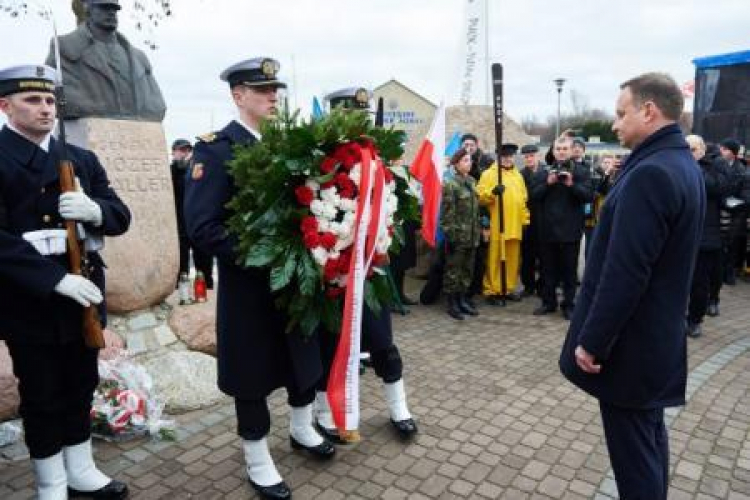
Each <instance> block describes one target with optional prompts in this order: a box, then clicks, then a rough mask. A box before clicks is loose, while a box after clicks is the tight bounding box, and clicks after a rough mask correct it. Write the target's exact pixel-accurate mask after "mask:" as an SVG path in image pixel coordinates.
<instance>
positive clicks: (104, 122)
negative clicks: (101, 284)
mask: <svg viewBox="0 0 750 500" xmlns="http://www.w3.org/2000/svg"><path fill="white" fill-rule="evenodd" d="M67 127H68V135H69V139H70V142H72V143H74V144H78V145H80V146H83V147H86V148H88V149H91V150H92V151H94V152H95V153H96V155H97V156H98V157H99V160H100V161H101V162H102V165H103V166H104V168H105V169H106V170H107V176H108V177H109V180H110V182H111V184H112V187H113V188H114V189H115V191H117V193H118V194H119V195H120V197H121V198H122V199H123V200H124V201H125V203H126V204H127V205H128V207H129V208H130V211H131V212H132V214H133V222H132V224H131V226H130V230H129V231H128V232H127V233H126V234H125V235H123V236H120V237H118V238H112V239H107V241H106V246H105V249H104V252H103V254H104V260H105V262H106V264H107V266H108V269H107V306H108V308H109V309H110V310H112V311H115V312H128V311H134V310H137V309H142V308H145V307H149V306H151V305H154V304H156V303H158V302H160V301H161V300H162V299H164V298H165V297H166V296H167V295H169V294H170V293H171V292H172V291H174V286H175V279H176V276H177V270H178V265H179V262H178V260H179V255H178V248H177V223H176V220H175V213H174V212H175V209H174V194H173V192H172V181H171V177H170V171H169V158H168V155H167V146H166V140H165V137H164V130H163V128H162V126H161V124H160V123H155V122H136V121H127V120H110V119H103V118H87V119H81V120H76V121H72V122H69V124H68V125H67Z"/></svg>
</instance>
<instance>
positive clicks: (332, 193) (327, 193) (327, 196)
mask: <svg viewBox="0 0 750 500" xmlns="http://www.w3.org/2000/svg"><path fill="white" fill-rule="evenodd" d="M338 197H339V195H338V194H336V188H335V187H329V188H326V189H323V190H322V191H321V192H320V199H321V200H323V201H326V202H328V203H334V204H335V202H336V199H337V198H338Z"/></svg>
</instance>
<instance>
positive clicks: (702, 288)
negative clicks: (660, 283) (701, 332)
mask: <svg viewBox="0 0 750 500" xmlns="http://www.w3.org/2000/svg"><path fill="white" fill-rule="evenodd" d="M717 281H719V282H721V249H720V248H717V249H716V250H701V251H699V252H698V258H697V259H696V261H695V270H694V271H693V283H692V284H691V287H690V303H689V305H688V321H690V322H691V323H701V322H702V321H703V317H704V316H705V315H706V310H707V309H708V304H709V302H710V301H711V285H712V283H716V282H717Z"/></svg>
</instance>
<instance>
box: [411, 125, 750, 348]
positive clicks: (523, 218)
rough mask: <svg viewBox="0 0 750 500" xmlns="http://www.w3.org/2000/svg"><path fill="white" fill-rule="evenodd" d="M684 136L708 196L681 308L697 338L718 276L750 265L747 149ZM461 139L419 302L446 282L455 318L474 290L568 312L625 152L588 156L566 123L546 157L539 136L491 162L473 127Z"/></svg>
mask: <svg viewBox="0 0 750 500" xmlns="http://www.w3.org/2000/svg"><path fill="white" fill-rule="evenodd" d="M686 140H687V142H688V143H689V144H690V148H691V151H692V153H693V157H694V158H695V160H696V162H697V163H698V165H700V166H701V171H702V173H703V177H704V181H705V188H706V194H707V197H708V203H707V206H706V214H705V223H704V228H703V235H702V241H701V248H700V253H699V255H698V258H697V259H696V265H695V272H694V279H693V283H692V291H691V299H690V305H689V307H688V311H687V316H686V317H687V327H686V333H687V335H688V336H690V337H698V336H700V335H701V331H702V329H701V323H702V322H703V318H704V316H706V315H709V316H718V315H719V301H720V290H721V287H722V285H724V284H727V285H734V284H735V283H736V280H737V277H738V276H744V275H745V274H746V269H747V267H748V266H750V253H748V251H747V227H748V222H747V219H748V214H749V213H750V212H749V211H748V207H749V206H750V169H749V168H748V166H747V158H748V156H750V154H745V155H744V156H743V154H741V153H742V149H743V148H742V146H741V145H740V144H739V143H738V142H737V141H736V140H735V139H732V138H727V139H725V140H723V141H721V142H720V143H719V144H706V143H705V142H704V141H703V139H702V138H701V137H699V136H696V135H689V136H687V137H686ZM461 142H462V147H461V148H460V149H459V150H458V151H457V152H456V153H455V154H453V156H452V157H451V158H450V161H449V164H448V166H447V168H446V173H445V180H444V183H443V197H442V215H441V225H440V228H441V230H442V236H443V240H442V242H441V245H440V246H439V247H438V249H437V250H436V252H435V255H434V257H433V258H434V262H433V264H432V266H431V268H430V273H429V276H428V281H427V283H426V284H425V286H424V288H423V290H422V294H421V299H422V302H423V303H425V304H430V303H433V302H435V301H436V300H437V297H438V294H437V293H436V290H439V288H440V284H441V283H442V288H443V292H444V294H445V296H446V299H447V300H446V302H447V312H448V314H449V315H450V316H451V317H453V318H455V319H457V320H462V319H464V316H465V315H471V316H476V315H478V314H479V312H478V310H477V308H476V297H478V296H482V297H483V298H484V300H485V302H486V303H487V304H489V305H503V304H505V303H506V302H507V301H513V302H517V301H521V300H523V299H525V298H529V297H534V296H537V297H538V298H539V299H540V304H539V306H538V307H536V308H535V309H534V312H533V313H534V314H535V315H545V314H551V313H554V312H556V311H557V310H558V308H559V310H560V311H561V313H562V316H563V317H564V318H565V319H567V320H569V319H570V318H571V316H572V312H573V309H574V307H575V298H576V289H577V285H578V283H579V282H580V277H579V259H580V258H583V261H584V262H585V260H586V257H587V256H588V254H589V251H590V244H591V241H592V237H593V232H594V230H595V228H596V225H597V223H598V220H599V214H600V211H601V208H602V205H603V203H604V201H605V200H606V197H607V193H608V192H609V190H610V188H611V186H612V185H613V184H614V183H615V182H616V180H617V177H618V175H619V171H620V165H621V164H622V162H623V161H624V160H625V159H626V158H625V157H617V156H615V155H614V154H611V153H606V152H605V153H603V154H601V155H599V156H596V157H593V156H592V157H587V156H586V141H585V140H584V139H583V138H582V137H579V136H576V135H575V133H574V132H573V131H571V130H566V131H565V132H563V133H562V134H561V135H560V137H558V138H557V139H556V140H555V141H554V142H553V144H552V145H551V146H550V148H549V151H547V153H546V155H545V156H544V159H542V158H541V152H540V150H539V147H538V146H537V145H535V144H527V145H524V146H523V147H521V148H520V155H519V154H518V153H519V148H518V146H517V145H515V144H503V145H501V147H500V148H499V153H500V154H499V156H500V159H499V162H496V161H494V160H493V159H492V157H491V156H490V155H488V154H486V153H484V152H482V150H481V149H480V148H479V141H478V139H477V137H476V136H475V135H474V134H471V133H469V134H465V135H464V136H463V137H462V139H461ZM519 156H520V159H521V162H520V165H517V164H516V160H517V158H519ZM498 163H499V164H498ZM499 205H502V206H499ZM558 291H561V292H562V294H561V297H559V294H558Z"/></svg>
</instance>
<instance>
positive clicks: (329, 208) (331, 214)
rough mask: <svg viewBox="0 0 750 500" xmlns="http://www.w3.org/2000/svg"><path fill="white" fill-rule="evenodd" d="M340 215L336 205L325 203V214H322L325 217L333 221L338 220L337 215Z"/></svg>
mask: <svg viewBox="0 0 750 500" xmlns="http://www.w3.org/2000/svg"><path fill="white" fill-rule="evenodd" d="M338 213H339V211H338V209H337V208H336V205H334V204H333V203H331V202H323V213H322V214H321V215H322V216H323V217H325V218H326V219H328V220H333V219H335V218H336V215H338Z"/></svg>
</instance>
